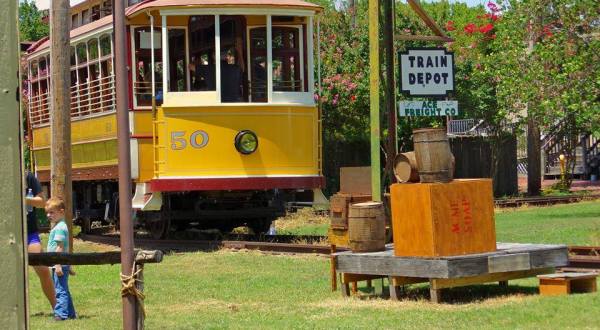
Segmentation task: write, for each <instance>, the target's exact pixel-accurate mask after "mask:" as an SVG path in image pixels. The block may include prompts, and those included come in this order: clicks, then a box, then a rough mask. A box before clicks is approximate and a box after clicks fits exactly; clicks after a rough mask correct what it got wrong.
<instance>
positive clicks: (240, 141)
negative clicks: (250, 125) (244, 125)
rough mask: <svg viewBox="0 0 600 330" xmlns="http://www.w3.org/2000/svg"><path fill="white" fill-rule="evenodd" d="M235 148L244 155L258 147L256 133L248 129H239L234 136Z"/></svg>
mask: <svg viewBox="0 0 600 330" xmlns="http://www.w3.org/2000/svg"><path fill="white" fill-rule="evenodd" d="M235 148H236V149H237V151H239V152H240V153H242V154H244V155H248V154H251V153H253V152H254V151H256V148H258V138H257V137H256V134H255V133H254V132H252V131H249V130H243V131H240V132H239V133H238V134H237V135H236V136H235Z"/></svg>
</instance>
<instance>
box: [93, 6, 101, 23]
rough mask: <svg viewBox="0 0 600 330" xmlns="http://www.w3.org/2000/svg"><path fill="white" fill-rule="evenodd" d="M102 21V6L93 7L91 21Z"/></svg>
mask: <svg viewBox="0 0 600 330" xmlns="http://www.w3.org/2000/svg"><path fill="white" fill-rule="evenodd" d="M99 19H100V5H96V6H93V7H92V15H91V21H92V22H93V21H97V20H99Z"/></svg>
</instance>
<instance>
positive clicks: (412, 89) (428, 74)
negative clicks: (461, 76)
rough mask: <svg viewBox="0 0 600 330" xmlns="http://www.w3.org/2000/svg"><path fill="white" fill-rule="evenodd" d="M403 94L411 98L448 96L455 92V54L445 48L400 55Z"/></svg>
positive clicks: (410, 50) (407, 52) (414, 50)
mask: <svg viewBox="0 0 600 330" xmlns="http://www.w3.org/2000/svg"><path fill="white" fill-rule="evenodd" d="M400 75H401V78H402V79H401V85H402V92H405V93H407V94H408V95H411V96H436V95H448V92H450V91H453V90H454V53H452V52H447V51H446V50H445V49H443V48H418V49H408V50H407V51H406V53H400Z"/></svg>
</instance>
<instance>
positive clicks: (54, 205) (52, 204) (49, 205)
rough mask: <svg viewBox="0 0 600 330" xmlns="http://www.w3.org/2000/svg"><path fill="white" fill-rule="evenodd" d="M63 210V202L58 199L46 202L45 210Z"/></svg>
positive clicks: (54, 198)
mask: <svg viewBox="0 0 600 330" xmlns="http://www.w3.org/2000/svg"><path fill="white" fill-rule="evenodd" d="M64 209H65V202H64V201H63V200H62V199H61V198H58V197H52V198H50V199H49V200H48V201H47V202H46V210H63V211H64Z"/></svg>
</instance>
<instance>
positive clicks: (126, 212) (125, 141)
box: [113, 1, 166, 330]
mask: <svg viewBox="0 0 600 330" xmlns="http://www.w3.org/2000/svg"><path fill="white" fill-rule="evenodd" d="M113 8H114V13H113V20H114V28H115V87H116V106H117V137H118V141H119V142H118V143H119V147H118V148H119V225H120V231H121V274H123V275H124V276H131V275H132V274H131V273H132V271H133V261H134V258H133V223H132V222H131V210H132V208H131V156H130V150H129V141H130V133H129V111H128V109H127V106H128V104H129V102H128V92H127V87H128V79H127V41H126V35H127V34H126V30H125V29H126V27H125V3H124V1H115V2H114V7H113ZM152 32H154V31H152ZM163 47H164V45H163ZM165 88H166V86H165ZM122 301H123V329H126V330H134V329H136V327H137V322H136V321H137V320H136V305H137V301H136V297H135V296H132V295H130V294H127V295H124V296H123V298H122Z"/></svg>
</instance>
